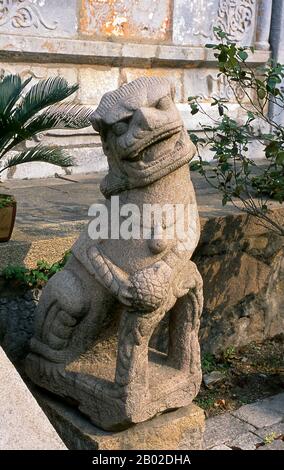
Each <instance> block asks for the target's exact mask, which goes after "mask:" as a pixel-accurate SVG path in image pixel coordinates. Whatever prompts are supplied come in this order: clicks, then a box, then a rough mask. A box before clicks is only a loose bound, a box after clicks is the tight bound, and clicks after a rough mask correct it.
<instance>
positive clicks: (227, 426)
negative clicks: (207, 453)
mask: <svg viewBox="0 0 284 470" xmlns="http://www.w3.org/2000/svg"><path fill="white" fill-rule="evenodd" d="M204 447H205V449H208V450H209V449H211V450H237V449H240V450H284V393H280V394H278V395H275V396H273V397H270V398H266V399H265V400H260V401H257V402H255V403H251V404H249V405H244V406H242V407H241V408H239V409H238V410H236V411H232V412H227V413H224V414H222V415H218V416H214V417H213V418H209V419H208V420H207V422H206V430H205V436H204Z"/></svg>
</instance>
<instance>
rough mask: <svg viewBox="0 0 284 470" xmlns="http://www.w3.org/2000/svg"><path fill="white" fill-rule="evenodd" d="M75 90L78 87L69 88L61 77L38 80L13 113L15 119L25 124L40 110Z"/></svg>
mask: <svg viewBox="0 0 284 470" xmlns="http://www.w3.org/2000/svg"><path fill="white" fill-rule="evenodd" d="M76 90H78V85H71V86H69V85H68V83H67V81H66V80H65V79H64V78H62V77H52V78H48V79H47V80H40V81H39V82H38V83H37V84H36V85H34V86H32V88H31V89H30V90H29V91H28V93H27V94H26V95H25V97H24V98H23V101H22V103H21V104H20V106H19V107H18V109H17V111H16V113H15V118H16V119H17V120H18V121H19V122H21V123H25V122H26V121H27V120H28V119H30V118H32V117H33V116H34V115H35V114H36V113H38V112H39V111H41V110H42V109H44V108H46V107H47V106H50V105H53V104H55V103H58V102H59V101H62V100H64V99H65V98H67V97H68V96H70V95H72V94H73V93H74V92H75V91H76Z"/></svg>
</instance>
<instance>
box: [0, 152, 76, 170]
mask: <svg viewBox="0 0 284 470" xmlns="http://www.w3.org/2000/svg"><path fill="white" fill-rule="evenodd" d="M31 162H45V163H51V164H52V165H57V166H61V167H68V166H72V165H73V160H72V157H71V156H70V155H68V154H67V153H66V151H65V150H63V149H61V148H59V147H55V146H53V147H47V146H43V145H37V146H36V147H33V148H31V149H29V150H25V151H23V152H20V153H18V154H17V155H15V156H13V157H10V158H9V159H8V160H7V162H5V165H4V168H2V169H1V170H0V173H2V172H3V171H4V170H7V168H11V167H13V166H16V165H21V164H23V163H31Z"/></svg>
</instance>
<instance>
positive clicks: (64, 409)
mask: <svg viewBox="0 0 284 470" xmlns="http://www.w3.org/2000/svg"><path fill="white" fill-rule="evenodd" d="M34 394H35V396H36V398H37V400H38V402H39V403H40V406H41V407H42V408H43V410H44V412H45V413H46V414H47V416H48V418H49V420H50V421H51V423H52V424H53V426H54V427H55V429H56V430H57V432H58V434H59V435H60V437H61V439H62V440H63V441H64V443H65V444H66V446H67V447H68V449H72V450H80V449H83V450H201V449H202V448H203V433H204V427H205V416H204V411H203V410H202V409H201V408H199V407H198V406H196V405H194V404H191V405H189V406H187V407H183V408H179V409H178V410H176V411H170V412H168V413H165V414H162V415H160V416H156V417H155V418H153V419H151V420H149V421H145V422H143V423H139V424H136V425H134V426H131V427H130V428H128V429H126V430H124V431H121V432H108V431H103V430H101V429H100V428H98V427H96V426H94V425H93V424H92V423H91V422H90V420H89V419H88V418H86V417H85V416H84V415H83V414H82V413H80V411H79V410H77V409H76V408H74V407H73V406H70V405H69V404H67V403H64V402H63V401H61V400H60V399H58V398H57V397H54V396H52V395H47V394H45V392H42V391H39V389H37V388H36V389H35V391H34Z"/></svg>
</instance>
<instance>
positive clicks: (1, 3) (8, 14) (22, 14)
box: [0, 0, 58, 30]
mask: <svg viewBox="0 0 284 470" xmlns="http://www.w3.org/2000/svg"><path fill="white" fill-rule="evenodd" d="M44 5H45V0H0V27H1V26H4V25H7V24H8V25H11V26H12V27H14V28H30V27H31V26H34V27H35V28H39V26H40V25H41V26H43V27H44V28H45V29H49V30H54V29H56V28H57V24H58V23H57V21H54V22H53V23H52V24H51V23H48V22H47V21H46V20H44V19H43V17H42V14H41V11H40V9H41V8H42V7H43V6H44Z"/></svg>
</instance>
